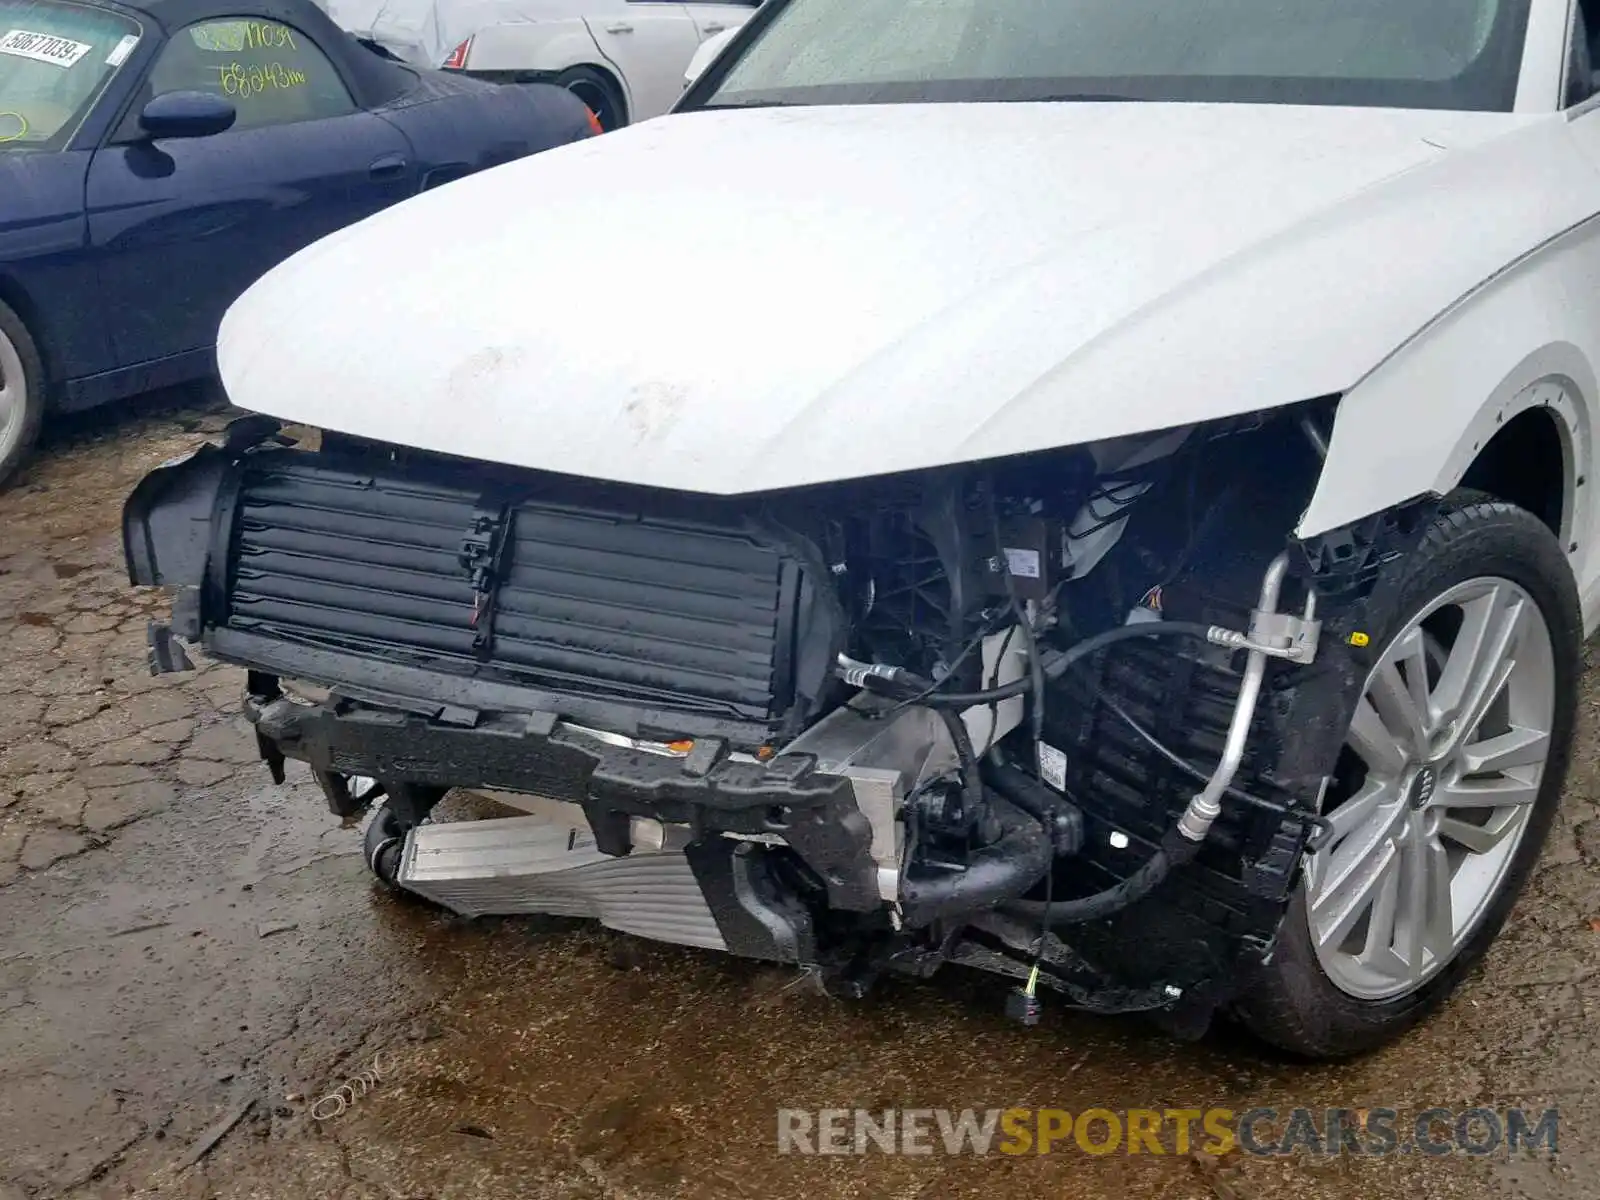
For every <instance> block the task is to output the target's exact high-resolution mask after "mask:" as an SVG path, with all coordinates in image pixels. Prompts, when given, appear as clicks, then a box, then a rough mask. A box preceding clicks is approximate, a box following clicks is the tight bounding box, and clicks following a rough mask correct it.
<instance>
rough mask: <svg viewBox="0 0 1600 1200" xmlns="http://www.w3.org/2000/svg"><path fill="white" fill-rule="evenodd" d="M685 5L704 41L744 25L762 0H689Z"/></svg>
mask: <svg viewBox="0 0 1600 1200" xmlns="http://www.w3.org/2000/svg"><path fill="white" fill-rule="evenodd" d="M684 7H685V8H686V9H688V10H689V18H690V20H692V21H693V22H694V25H695V32H696V33H698V34H699V36H700V40H701V41H702V42H703V41H706V40H707V39H709V38H714V37H716V36H717V34H719V33H724V32H726V31H727V30H729V29H737V28H738V27H739V26H741V25H743V24H744V23H745V22H746V21H748V20H749V19H750V17H751V16H752V14H754V13H755V11H756V9H758V8H760V7H761V0H689V3H687V4H685V5H684Z"/></svg>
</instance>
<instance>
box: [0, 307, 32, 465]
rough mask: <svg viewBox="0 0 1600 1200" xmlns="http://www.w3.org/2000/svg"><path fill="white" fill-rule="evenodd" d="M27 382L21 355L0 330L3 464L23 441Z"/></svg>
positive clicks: (0, 454)
mask: <svg viewBox="0 0 1600 1200" xmlns="http://www.w3.org/2000/svg"><path fill="white" fill-rule="evenodd" d="M26 404H27V380H26V379H25V378H24V376H23V373H22V355H21V354H19V353H18V352H17V348H16V346H15V345H13V344H12V342H11V339H10V338H8V337H7V336H6V335H5V331H4V330H3V329H0V462H4V461H5V459H6V456H7V455H9V454H10V453H11V451H12V450H13V449H15V447H16V444H17V441H18V439H19V438H21V437H22V428H23V425H24V419H23V418H24V408H25V406H26Z"/></svg>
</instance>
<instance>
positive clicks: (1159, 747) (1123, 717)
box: [1096, 694, 1284, 813]
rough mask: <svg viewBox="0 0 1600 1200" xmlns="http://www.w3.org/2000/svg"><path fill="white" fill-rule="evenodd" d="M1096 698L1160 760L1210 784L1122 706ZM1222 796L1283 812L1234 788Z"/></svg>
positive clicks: (1201, 773) (1108, 700) (1208, 778)
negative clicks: (1158, 756) (1164, 760)
mask: <svg viewBox="0 0 1600 1200" xmlns="http://www.w3.org/2000/svg"><path fill="white" fill-rule="evenodd" d="M1096 698H1097V699H1098V700H1099V702H1100V703H1101V704H1103V705H1105V706H1106V707H1107V708H1108V709H1110V710H1111V713H1112V715H1113V716H1115V717H1116V718H1117V719H1118V720H1119V721H1121V722H1122V723H1123V724H1124V725H1126V726H1127V727H1128V728H1129V729H1131V730H1133V732H1134V733H1136V734H1137V735H1138V736H1139V738H1140V740H1141V741H1143V742H1144V743H1145V745H1147V746H1149V747H1150V749H1152V750H1154V751H1155V752H1156V753H1157V754H1159V755H1160V756H1161V757H1162V758H1164V759H1166V760H1167V762H1169V763H1171V764H1172V765H1173V766H1174V767H1177V768H1178V770H1180V771H1182V772H1183V773H1184V774H1185V775H1187V776H1189V778H1191V779H1194V780H1197V781H1198V782H1200V783H1210V782H1211V776H1210V774H1208V773H1207V772H1206V771H1204V770H1202V769H1201V768H1200V767H1197V766H1195V765H1194V764H1193V763H1192V762H1190V761H1189V760H1188V759H1186V758H1184V757H1183V755H1181V754H1179V753H1178V752H1177V751H1176V750H1174V749H1172V748H1171V747H1170V746H1168V745H1167V744H1166V743H1165V742H1163V741H1162V740H1161V739H1160V738H1158V737H1157V736H1156V735H1155V734H1154V733H1152V732H1150V730H1149V729H1147V728H1145V726H1144V725H1142V724H1141V723H1140V721H1139V719H1138V718H1137V717H1135V716H1134V715H1133V714H1132V713H1130V712H1129V711H1128V710H1127V709H1125V708H1123V707H1122V705H1120V704H1118V703H1117V702H1116V700H1114V699H1112V698H1111V697H1110V696H1107V695H1104V694H1102V695H1100V696H1098V697H1096ZM1222 794H1223V795H1225V796H1230V797H1232V798H1233V799H1235V800H1237V801H1239V802H1240V803H1241V804H1248V805H1251V806H1252V807H1254V808H1263V809H1266V810H1268V811H1269V812H1275V813H1282V812H1283V811H1284V806H1283V805H1281V804H1274V803H1273V802H1272V801H1270V800H1263V799H1261V797H1259V796H1252V795H1250V794H1249V793H1248V792H1241V791H1240V790H1239V789H1238V788H1236V787H1227V788H1224V789H1223V790H1222Z"/></svg>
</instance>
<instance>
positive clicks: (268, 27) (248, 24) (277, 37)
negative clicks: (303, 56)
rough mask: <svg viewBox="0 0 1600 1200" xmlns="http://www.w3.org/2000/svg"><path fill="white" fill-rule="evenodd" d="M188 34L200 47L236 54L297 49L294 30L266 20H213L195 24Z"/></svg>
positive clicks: (219, 52)
mask: <svg viewBox="0 0 1600 1200" xmlns="http://www.w3.org/2000/svg"><path fill="white" fill-rule="evenodd" d="M189 37H190V38H191V39H192V40H193V41H194V44H195V45H196V46H198V47H199V48H200V49H202V50H210V51H212V52H213V53H216V54H239V53H242V52H243V51H245V50H279V49H283V50H298V49H300V47H299V46H298V45H296V44H295V40H294V30H292V29H290V28H289V27H288V26H287V25H278V24H275V23H273V22H269V21H213V22H212V23H210V24H209V25H196V26H195V27H194V28H192V29H190V30H189Z"/></svg>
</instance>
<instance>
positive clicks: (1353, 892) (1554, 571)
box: [1237, 495, 1583, 1058]
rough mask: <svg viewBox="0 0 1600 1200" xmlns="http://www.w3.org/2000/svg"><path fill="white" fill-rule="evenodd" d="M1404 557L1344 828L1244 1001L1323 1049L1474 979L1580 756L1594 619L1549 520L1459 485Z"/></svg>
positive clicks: (1254, 1017) (1269, 1032)
mask: <svg viewBox="0 0 1600 1200" xmlns="http://www.w3.org/2000/svg"><path fill="white" fill-rule="evenodd" d="M1391 568H1392V569H1393V570H1396V571H1402V572H1404V576H1403V582H1401V583H1400V584H1399V586H1398V587H1395V588H1393V589H1391V590H1388V591H1387V594H1388V595H1389V596H1390V597H1391V599H1390V600H1389V601H1387V602H1385V603H1383V604H1382V605H1381V607H1382V609H1383V611H1379V612H1374V613H1371V614H1369V620H1370V621H1371V622H1372V624H1373V625H1375V626H1376V627H1375V628H1372V629H1370V631H1368V638H1369V639H1370V641H1369V646H1368V648H1367V650H1366V652H1365V661H1364V663H1363V665H1364V666H1366V667H1367V672H1368V673H1367V676H1366V680H1365V683H1364V684H1363V685H1362V693H1361V696H1360V698H1359V700H1358V701H1357V704H1356V707H1355V715H1354V719H1353V720H1352V722H1351V725H1350V728H1349V732H1348V734H1347V737H1346V739H1345V744H1344V748H1343V750H1342V752H1341V754H1340V759H1339V764H1338V768H1337V771H1336V773H1335V776H1334V779H1333V783H1332V786H1331V787H1330V788H1329V791H1328V796H1327V800H1326V802H1325V805H1324V814H1325V815H1326V816H1327V817H1328V819H1329V822H1330V823H1331V826H1332V828H1331V831H1330V832H1329V834H1328V836H1327V837H1326V838H1325V839H1324V842H1323V844H1322V846H1321V847H1320V849H1319V850H1318V852H1317V853H1316V854H1314V855H1312V856H1311V857H1310V858H1308V860H1307V862H1306V864H1305V869H1304V872H1303V879H1302V882H1301V886H1300V887H1299V889H1298V891H1297V892H1296V894H1295V896H1294V898H1293V900H1292V901H1291V903H1290V908H1289V912H1288V915H1287V917H1286V920H1285V923H1284V926H1283V929H1282V932H1281V934H1280V937H1279V940H1278V945H1277V947H1276V949H1275V952H1274V954H1273V956H1272V959H1271V961H1270V962H1269V963H1268V964H1267V966H1266V967H1265V968H1264V969H1263V971H1262V974H1261V976H1260V978H1258V979H1255V980H1252V981H1251V985H1250V987H1249V988H1248V989H1247V992H1246V996H1245V998H1244V999H1243V1000H1242V1001H1241V1002H1240V1003H1239V1005H1238V1007H1237V1011H1238V1013H1239V1015H1240V1017H1241V1018H1242V1019H1243V1020H1244V1022H1245V1024H1246V1025H1247V1026H1249V1027H1250V1028H1251V1029H1252V1030H1253V1031H1254V1032H1255V1033H1256V1034H1257V1035H1258V1036H1260V1037H1261V1038H1263V1039H1264V1040H1266V1041H1267V1042H1269V1043H1271V1044H1273V1045H1275V1046H1277V1047H1279V1048H1281V1049H1283V1050H1287V1051H1290V1052H1291V1053H1294V1054H1298V1055H1303V1056H1307V1057H1312V1058H1338V1057H1345V1056H1349V1055H1352V1054H1358V1053H1361V1052H1363V1051H1367V1050H1370V1049H1373V1048H1375V1047H1377V1046H1379V1045H1381V1044H1383V1043H1384V1042H1386V1041H1388V1040H1390V1039H1391V1038H1393V1037H1395V1036H1397V1035H1398V1034H1399V1033H1401V1032H1402V1031H1404V1030H1405V1029H1407V1028H1409V1027H1410V1026H1412V1025H1413V1024H1415V1023H1416V1022H1417V1021H1419V1020H1420V1019H1422V1017H1423V1016H1425V1015H1426V1014H1427V1013H1428V1012H1430V1011H1431V1010H1432V1009H1434V1008H1435V1007H1436V1006H1438V1005H1439V1004H1440V1003H1441V1002H1443V1000H1444V999H1445V998H1446V997H1447V996H1448V995H1449V994H1450V993H1451V992H1452V991H1453V990H1454V989H1455V988H1456V987H1457V986H1458V985H1459V984H1460V983H1461V981H1462V979H1463V978H1464V977H1465V976H1466V975H1467V973H1468V972H1470V971H1471V970H1472V968H1473V967H1474V966H1475V965H1476V964H1477V962H1478V961H1479V959H1481V958H1482V957H1483V955H1484V952H1485V951H1486V950H1487V949H1488V947H1489V945H1490V943H1491V942H1493V941H1494V939H1495V937H1496V936H1497V935H1498V934H1499V932H1500V928H1501V926H1502V925H1503V924H1504V923H1505V920H1506V917H1507V916H1508V915H1509V913H1510V911H1511V908H1512V906H1513V905H1514V904H1515V902H1516V899H1517V896H1518V895H1519V893H1520V892H1521V891H1522V887H1523V885H1524V883H1526V881H1527V878H1528V876H1529V874H1530V872H1531V871H1532V869H1533V867H1534V864H1535V862H1536V861H1537V859H1538V857H1539V851H1540V848H1541V847H1542V845H1543V844H1544V840H1545V836H1546V834H1547V833H1548V832H1549V829H1550V823H1551V821H1552V819H1553V818H1554V816H1555V811H1556V807H1557V805H1558V804H1559V803H1560V798H1561V789H1562V786H1563V784H1564V782H1565V779H1566V774H1567V765H1568V761H1569V758H1570V755H1571V744H1572V737H1573V723H1574V717H1575V713H1576V708H1577V689H1578V677H1579V674H1580V671H1581V668H1582V645H1583V634H1582V621H1581V617H1580V613H1579V605H1578V597H1577V589H1576V586H1575V584H1574V581H1573V578H1572V571H1571V569H1570V567H1569V566H1568V565H1567V561H1566V556H1565V555H1564V554H1563V553H1562V550H1561V547H1560V545H1559V544H1558V543H1557V541H1556V539H1555V538H1554V537H1553V536H1552V535H1551V533H1550V531H1549V529H1548V528H1546V527H1545V526H1544V525H1543V524H1542V523H1541V522H1540V521H1539V520H1538V519H1537V518H1535V517H1534V516H1532V515H1531V514H1530V513H1527V512H1525V511H1523V510H1522V509H1519V508H1515V507H1513V506H1511V505H1508V504H1503V503H1500V502H1497V501H1492V500H1486V499H1483V498H1481V497H1479V496H1477V495H1473V496H1470V497H1464V498H1460V499H1458V500H1457V501H1456V502H1453V503H1451V504H1449V505H1447V507H1446V509H1445V511H1444V512H1443V513H1442V514H1441V515H1440V516H1439V517H1438V518H1437V520H1436V521H1435V522H1434V523H1433V525H1432V527H1431V528H1430V529H1429V530H1428V531H1427V533H1426V534H1425V535H1424V537H1423V538H1422V540H1421V542H1420V544H1419V546H1418V548H1417V550H1416V551H1414V552H1413V553H1412V554H1410V555H1408V556H1406V557H1405V558H1403V559H1400V560H1397V561H1396V562H1395V563H1394V564H1391Z"/></svg>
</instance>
